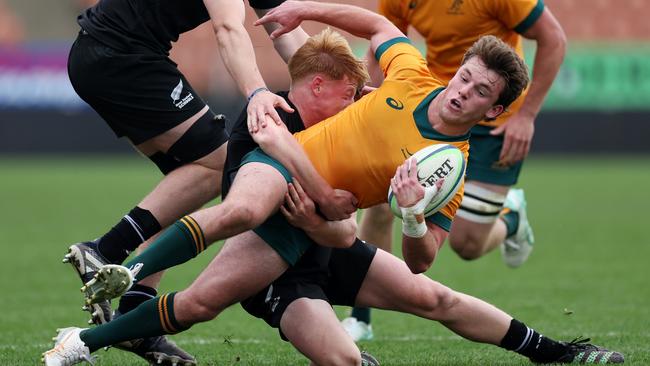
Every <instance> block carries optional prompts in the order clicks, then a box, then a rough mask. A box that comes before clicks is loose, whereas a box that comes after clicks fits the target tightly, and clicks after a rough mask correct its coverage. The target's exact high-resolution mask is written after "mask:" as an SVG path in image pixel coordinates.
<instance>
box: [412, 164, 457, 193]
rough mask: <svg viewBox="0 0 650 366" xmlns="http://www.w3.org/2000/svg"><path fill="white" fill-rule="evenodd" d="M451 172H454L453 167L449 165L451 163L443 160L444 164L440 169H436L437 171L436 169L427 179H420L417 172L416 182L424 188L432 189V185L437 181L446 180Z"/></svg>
mask: <svg viewBox="0 0 650 366" xmlns="http://www.w3.org/2000/svg"><path fill="white" fill-rule="evenodd" d="M453 171H454V167H453V166H452V165H451V161H450V160H449V159H447V160H445V162H444V163H442V165H441V166H440V167H438V169H436V170H435V171H434V172H433V173H432V174H431V175H429V176H428V177H421V176H420V171H418V172H417V175H418V181H420V182H421V183H423V184H424V185H425V186H426V187H432V186H433V185H435V184H436V182H437V181H439V180H440V179H444V178H446V177H447V176H448V175H449V173H451V172H453Z"/></svg>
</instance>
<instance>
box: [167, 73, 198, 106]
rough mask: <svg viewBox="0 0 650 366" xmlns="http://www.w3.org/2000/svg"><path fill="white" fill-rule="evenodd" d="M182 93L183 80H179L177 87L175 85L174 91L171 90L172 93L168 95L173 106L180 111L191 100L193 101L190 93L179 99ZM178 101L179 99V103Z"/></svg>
mask: <svg viewBox="0 0 650 366" xmlns="http://www.w3.org/2000/svg"><path fill="white" fill-rule="evenodd" d="M182 92H183V79H180V80H179V81H178V85H176V87H175V88H174V90H172V93H171V95H170V97H171V98H172V101H173V103H174V105H175V106H176V108H178V109H181V108H183V107H185V105H186V104H187V103H189V102H190V101H192V99H194V95H192V93H190V92H188V93H187V95H186V96H185V97H184V98H183V99H180V98H181V93H182ZM179 99H180V101H179ZM177 101H178V102H177Z"/></svg>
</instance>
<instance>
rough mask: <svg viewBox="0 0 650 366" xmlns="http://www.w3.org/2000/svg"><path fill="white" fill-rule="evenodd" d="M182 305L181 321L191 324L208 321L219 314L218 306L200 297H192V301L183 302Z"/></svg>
mask: <svg viewBox="0 0 650 366" xmlns="http://www.w3.org/2000/svg"><path fill="white" fill-rule="evenodd" d="M183 305H184V306H183V319H184V320H186V321H189V322H191V323H192V324H195V323H201V322H207V321H210V320H212V319H214V318H215V317H216V316H217V315H219V313H220V312H221V309H220V307H219V306H217V305H215V304H213V303H211V302H210V301H206V299H203V298H202V297H201V296H192V301H187V302H184V303H183Z"/></svg>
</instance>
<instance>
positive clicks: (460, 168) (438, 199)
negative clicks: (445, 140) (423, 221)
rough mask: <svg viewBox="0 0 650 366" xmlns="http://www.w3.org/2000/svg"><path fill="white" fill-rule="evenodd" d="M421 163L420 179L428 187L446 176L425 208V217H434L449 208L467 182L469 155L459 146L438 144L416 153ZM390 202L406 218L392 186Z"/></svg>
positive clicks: (392, 208) (419, 167) (393, 208)
mask: <svg viewBox="0 0 650 366" xmlns="http://www.w3.org/2000/svg"><path fill="white" fill-rule="evenodd" d="M412 157H414V158H415V159H416V161H417V163H418V180H419V181H420V184H422V185H423V186H425V187H430V186H433V185H435V184H436V182H437V181H438V180H440V179H444V183H443V184H442V187H440V192H438V194H436V195H435V196H434V197H433V199H432V200H431V202H429V204H428V205H427V206H426V208H425V209H424V216H425V217H426V216H430V215H433V214H434V213H436V212H438V211H439V210H440V209H441V208H443V207H445V206H446V205H447V203H449V201H451V199H452V198H454V195H455V194H456V192H458V189H459V188H460V186H461V185H462V183H463V178H464V177H465V167H466V164H465V156H464V155H463V153H462V151H460V150H459V149H458V148H457V147H456V146H454V145H449V144H435V145H431V146H427V147H425V148H423V149H421V150H418V152H416V153H415V154H413V156H412ZM388 203H389V205H390V209H391V211H392V212H393V214H394V215H395V216H397V217H399V218H402V211H401V210H400V208H399V205H398V204H397V198H396V197H395V195H394V194H393V190H392V188H389V189H388Z"/></svg>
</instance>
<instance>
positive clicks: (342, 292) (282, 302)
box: [241, 239, 377, 340]
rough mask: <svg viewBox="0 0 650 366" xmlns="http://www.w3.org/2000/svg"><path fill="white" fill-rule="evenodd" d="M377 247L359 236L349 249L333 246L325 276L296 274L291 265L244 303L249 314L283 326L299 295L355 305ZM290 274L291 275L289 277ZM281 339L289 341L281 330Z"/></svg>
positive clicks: (272, 325)
mask: <svg viewBox="0 0 650 366" xmlns="http://www.w3.org/2000/svg"><path fill="white" fill-rule="evenodd" d="M376 253H377V248H376V247H375V246H373V245H370V244H366V243H365V242H362V241H361V240H359V239H357V240H356V242H355V243H354V245H352V247H350V248H348V249H332V251H331V256H330V260H329V263H328V267H327V269H326V270H325V272H327V273H326V274H325V276H324V278H319V276H314V274H313V273H310V274H309V275H306V276H304V277H302V278H301V277H300V276H293V275H291V271H293V270H294V268H293V267H292V268H289V269H288V270H287V272H286V273H285V275H283V277H281V278H280V279H278V280H276V281H274V282H273V283H272V284H271V285H270V286H268V287H266V288H265V289H263V290H262V291H260V292H258V293H257V294H256V295H254V296H252V297H250V298H248V299H246V300H244V301H242V302H241V305H242V307H243V308H244V310H246V311H247V312H248V313H249V314H251V315H253V316H255V317H257V318H260V319H263V320H264V321H265V322H266V323H267V324H269V325H270V326H271V327H273V328H280V320H281V319H282V315H284V312H285V310H286V309H287V307H288V306H289V304H291V303H292V302H293V301H294V300H297V299H300V298H303V297H304V298H308V299H319V300H325V301H327V302H328V303H330V304H331V305H345V306H354V303H355V301H356V298H357V294H358V293H359V289H361V285H362V284H363V281H364V280H365V278H366V274H367V273H368V269H369V268H370V264H371V263H372V260H373V258H374V257H375V254H376ZM286 275H288V276H286ZM280 336H281V337H282V339H284V340H286V338H285V337H284V335H283V334H282V331H280Z"/></svg>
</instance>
